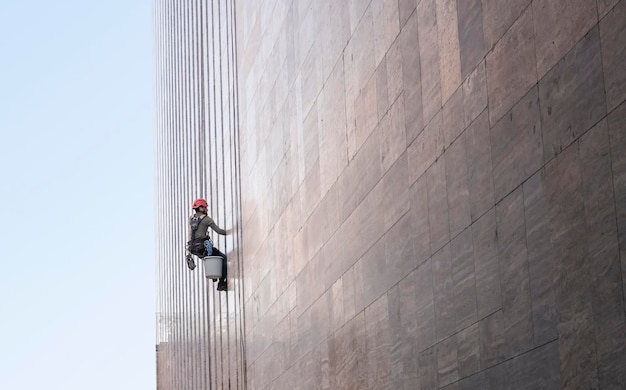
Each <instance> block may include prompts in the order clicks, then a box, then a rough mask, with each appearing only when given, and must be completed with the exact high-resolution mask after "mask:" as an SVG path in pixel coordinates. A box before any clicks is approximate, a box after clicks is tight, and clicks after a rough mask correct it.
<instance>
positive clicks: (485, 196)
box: [465, 110, 495, 221]
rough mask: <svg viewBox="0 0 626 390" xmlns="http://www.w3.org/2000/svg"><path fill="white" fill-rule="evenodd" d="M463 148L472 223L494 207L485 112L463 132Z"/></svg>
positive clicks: (487, 119) (487, 123)
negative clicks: (465, 156)
mask: <svg viewBox="0 0 626 390" xmlns="http://www.w3.org/2000/svg"><path fill="white" fill-rule="evenodd" d="M465 147H466V151H467V175H468V186H469V202H470V213H471V216H472V221H476V220H477V219H478V218H479V217H480V216H481V215H483V214H484V213H485V212H486V211H487V210H489V209H490V208H492V207H493V206H494V205H495V200H494V194H493V174H492V172H493V169H492V165H491V139H490V136H489V117H488V116H487V110H485V111H483V113H482V114H480V116H479V117H478V118H476V120H475V121H474V122H472V124H471V125H470V126H469V127H468V128H467V130H466V131H465Z"/></svg>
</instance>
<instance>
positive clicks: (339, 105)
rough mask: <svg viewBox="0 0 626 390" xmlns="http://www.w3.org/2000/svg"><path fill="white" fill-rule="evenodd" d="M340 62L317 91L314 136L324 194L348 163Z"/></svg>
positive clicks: (341, 63) (343, 92) (341, 64)
mask: <svg viewBox="0 0 626 390" xmlns="http://www.w3.org/2000/svg"><path fill="white" fill-rule="evenodd" d="M345 98H346V95H345V83H344V74H343V62H342V61H339V62H338V63H337V66H336V67H335V68H334V69H333V72H332V73H331V74H330V76H329V78H328V80H327V81H326V84H325V85H324V88H323V89H322V92H321V93H320V97H319V101H318V107H319V122H318V137H319V158H320V180H321V186H322V193H323V194H325V193H326V191H328V189H330V187H331V186H332V185H333V184H334V183H335V181H336V180H337V179H338V177H339V175H340V174H341V172H342V171H343V170H344V169H345V167H346V166H347V165H348V145H347V141H346V139H347V135H346V105H345Z"/></svg>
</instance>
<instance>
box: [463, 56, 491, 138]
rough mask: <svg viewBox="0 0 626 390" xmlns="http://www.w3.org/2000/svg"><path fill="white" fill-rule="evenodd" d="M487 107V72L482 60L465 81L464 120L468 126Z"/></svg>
mask: <svg viewBox="0 0 626 390" xmlns="http://www.w3.org/2000/svg"><path fill="white" fill-rule="evenodd" d="M485 108H487V74H486V72H485V61H480V63H479V64H478V65H477V66H476V68H475V69H474V70H472V72H471V73H470V74H469V75H468V76H467V77H466V78H465V80H464V81H463V121H464V125H465V127H468V126H469V125H470V124H471V123H472V122H473V121H474V119H476V118H477V117H478V116H479V115H480V114H481V113H482V112H484V110H485Z"/></svg>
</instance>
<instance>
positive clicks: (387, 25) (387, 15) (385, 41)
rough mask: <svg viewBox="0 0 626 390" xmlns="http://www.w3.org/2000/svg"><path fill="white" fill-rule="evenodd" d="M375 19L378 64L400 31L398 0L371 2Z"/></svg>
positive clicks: (375, 44) (375, 43)
mask: <svg viewBox="0 0 626 390" xmlns="http://www.w3.org/2000/svg"><path fill="white" fill-rule="evenodd" d="M370 8H371V9H372V16H373V20H374V31H376V34H374V35H373V37H374V46H375V52H374V54H375V56H376V58H375V60H376V64H377V65H378V64H379V63H380V61H382V59H383V58H384V57H385V53H387V50H388V49H389V47H390V46H391V44H392V43H393V41H395V39H396V37H397V36H398V34H399V33H400V16H399V10H398V0H379V1H372V2H371V3H370Z"/></svg>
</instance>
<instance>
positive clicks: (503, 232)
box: [496, 187, 533, 357]
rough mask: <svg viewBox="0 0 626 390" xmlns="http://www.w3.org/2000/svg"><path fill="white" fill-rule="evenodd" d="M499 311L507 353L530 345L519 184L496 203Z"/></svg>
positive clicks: (529, 311) (524, 245)
mask: <svg viewBox="0 0 626 390" xmlns="http://www.w3.org/2000/svg"><path fill="white" fill-rule="evenodd" d="M496 219H497V227H498V230H497V231H498V254H499V258H500V275H501V281H502V314H503V319H504V339H505V342H506V346H505V351H506V356H507V357H512V356H516V355H518V354H520V353H523V352H526V351H528V350H529V349H531V348H532V347H533V323H532V307H531V297H530V280H529V275H528V254H527V249H526V230H525V225H524V196H523V192H522V188H521V187H520V188H518V189H517V190H515V191H514V192H512V193H511V194H510V195H509V196H507V197H506V198H504V199H503V200H502V202H501V203H499V204H498V205H497V206H496Z"/></svg>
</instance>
